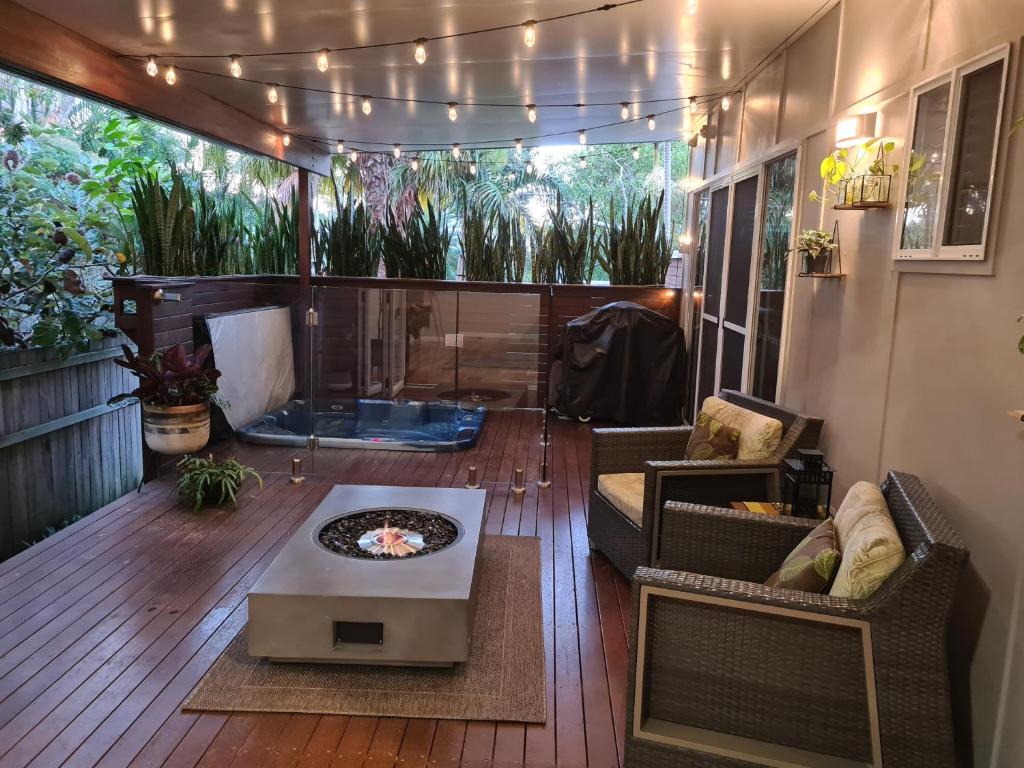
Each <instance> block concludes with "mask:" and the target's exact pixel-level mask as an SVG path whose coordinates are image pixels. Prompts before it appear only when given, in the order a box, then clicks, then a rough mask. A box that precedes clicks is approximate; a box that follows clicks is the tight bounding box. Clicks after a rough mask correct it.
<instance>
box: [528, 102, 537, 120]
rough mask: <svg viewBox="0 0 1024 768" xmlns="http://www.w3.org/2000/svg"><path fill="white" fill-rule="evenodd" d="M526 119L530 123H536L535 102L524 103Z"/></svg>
mask: <svg viewBox="0 0 1024 768" xmlns="http://www.w3.org/2000/svg"><path fill="white" fill-rule="evenodd" d="M526 119H527V120H529V121H530V122H531V123H536V122H537V105H536V104H527V105H526Z"/></svg>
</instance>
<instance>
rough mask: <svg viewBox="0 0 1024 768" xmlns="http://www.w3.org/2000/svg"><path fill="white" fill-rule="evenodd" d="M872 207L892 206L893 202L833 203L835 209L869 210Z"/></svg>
mask: <svg viewBox="0 0 1024 768" xmlns="http://www.w3.org/2000/svg"><path fill="white" fill-rule="evenodd" d="M872 208H892V203H844V204H843V205H833V206H832V210H833V211H868V210H871V209H872Z"/></svg>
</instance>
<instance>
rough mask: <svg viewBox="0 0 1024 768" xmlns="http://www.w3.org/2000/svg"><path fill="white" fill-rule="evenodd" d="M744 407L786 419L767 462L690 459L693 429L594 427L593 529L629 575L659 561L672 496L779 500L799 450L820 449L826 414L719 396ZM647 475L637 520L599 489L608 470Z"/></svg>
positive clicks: (704, 500)
mask: <svg viewBox="0 0 1024 768" xmlns="http://www.w3.org/2000/svg"><path fill="white" fill-rule="evenodd" d="M719 397H721V398H722V399H723V400H726V401H728V402H730V403H733V404H735V405H738V406H741V407H743V408H748V409H750V410H752V411H757V412H758V413H761V414H764V415H766V416H770V417H772V418H776V419H778V420H779V421H781V422H782V426H783V433H782V440H781V441H780V442H779V447H778V448H777V449H776V450H775V453H774V454H772V456H770V457H768V458H767V459H764V460H762V461H756V462H754V461H738V460H729V461H685V460H684V453H685V451H686V443H687V441H688V440H689V439H690V433H691V432H692V431H693V427H645V428H627V429H620V428H616V429H595V430H593V433H592V438H591V439H592V449H591V465H590V507H589V509H588V516H587V533H588V535H589V537H590V545H591V547H593V548H594V549H597V550H600V551H601V552H603V553H604V555H605V556H606V557H607V558H608V559H609V560H610V561H611V562H612V564H613V565H614V566H615V567H616V568H617V569H618V570H619V571H620V572H621V573H622V574H623V575H624V576H625V577H626V578H627V579H628V578H632V577H633V571H635V570H636V569H637V567H639V566H641V565H657V564H658V549H659V545H660V529H659V517H660V510H661V508H662V506H663V505H664V503H665V502H666V501H670V500H676V501H688V502H691V503H696V504H712V505H715V506H720V507H721V506H728V505H729V502H730V501H771V500H777V499H778V494H779V468H780V467H781V466H782V462H783V460H784V459H785V458H786V457H787V456H790V455H792V454H794V453H795V452H796V450H797V448H815V447H816V446H817V445H818V437H819V436H820V435H821V426H822V421H821V419H818V418H815V417H813V416H802V415H800V414H798V413H794V412H793V411H789V410H786V409H785V408H781V407H779V406H777V405H775V404H774V403H769V402H767V401H765V400H760V399H758V398H756V397H751V396H749V395H744V394H741V393H739V392H734V391H732V390H722V392H721V394H720V395H719ZM627 472H632V473H640V472H642V473H644V482H643V514H642V517H641V516H638V515H634V517H635V518H636V517H641V519H640V520H639V524H638V521H637V520H633V519H630V517H629V516H628V515H627V514H626V513H624V512H623V511H622V510H620V508H619V506H617V505H616V504H615V503H613V502H612V501H610V500H609V499H607V498H606V497H605V496H604V494H602V493H601V492H600V491H599V490H598V478H599V477H600V476H601V475H604V474H619V473H627Z"/></svg>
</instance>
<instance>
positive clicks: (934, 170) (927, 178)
mask: <svg viewBox="0 0 1024 768" xmlns="http://www.w3.org/2000/svg"><path fill="white" fill-rule="evenodd" d="M948 113H949V83H943V84H942V85H940V86H938V87H936V88H933V89H932V90H930V91H926V92H925V93H922V94H921V95H920V96H919V97H918V99H917V114H916V115H915V116H914V138H913V146H912V148H911V152H910V166H909V171H908V180H907V197H906V202H905V203H904V213H903V232H902V234H901V236H900V248H903V249H907V250H918V249H927V248H931V247H932V240H933V237H934V233H935V217H936V216H937V215H938V198H939V191H940V190H941V188H942V162H943V156H944V153H945V134H946V117H947V115H948Z"/></svg>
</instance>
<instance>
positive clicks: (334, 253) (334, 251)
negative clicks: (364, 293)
mask: <svg viewBox="0 0 1024 768" xmlns="http://www.w3.org/2000/svg"><path fill="white" fill-rule="evenodd" d="M313 254H314V256H315V258H316V263H317V272H319V273H320V274H321V275H339V276H344V277H376V276H377V265H378V264H379V262H380V236H379V232H378V230H377V228H376V227H374V226H373V222H372V220H371V216H370V214H369V212H368V211H367V210H366V208H365V207H364V205H363V204H362V203H361V202H360V203H355V202H353V200H352V195H351V193H349V195H348V196H347V198H346V199H345V201H344V202H342V203H341V205H340V208H339V209H338V213H337V214H336V215H335V216H334V218H332V219H324V220H322V221H321V222H320V225H319V226H318V227H317V229H316V231H315V232H314V233H313Z"/></svg>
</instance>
